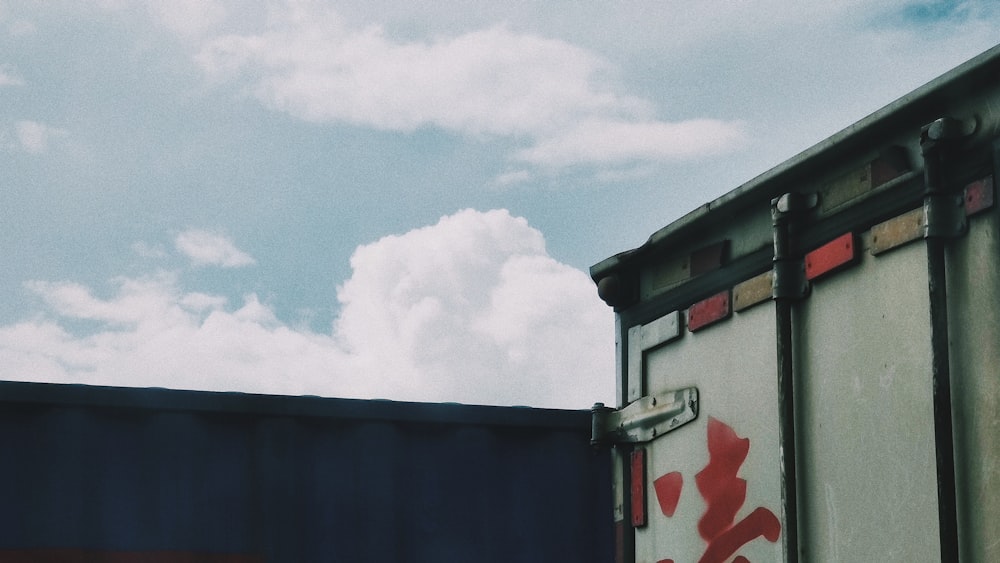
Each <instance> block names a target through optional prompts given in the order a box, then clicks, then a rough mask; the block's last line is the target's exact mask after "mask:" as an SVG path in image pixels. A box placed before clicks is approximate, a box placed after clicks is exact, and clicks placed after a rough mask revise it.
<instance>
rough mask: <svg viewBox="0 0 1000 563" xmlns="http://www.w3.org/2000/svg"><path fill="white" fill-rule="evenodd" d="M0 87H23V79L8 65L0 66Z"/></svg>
mask: <svg viewBox="0 0 1000 563" xmlns="http://www.w3.org/2000/svg"><path fill="white" fill-rule="evenodd" d="M0 86H24V79H23V78H21V77H20V76H18V74H17V71H16V70H14V68H13V67H11V66H10V65H5V64H0Z"/></svg>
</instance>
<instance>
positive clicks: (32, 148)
mask: <svg viewBox="0 0 1000 563" xmlns="http://www.w3.org/2000/svg"><path fill="white" fill-rule="evenodd" d="M14 130H15V134H16V135H17V141H18V143H19V144H20V145H21V148H22V149H24V150H25V151H27V152H29V153H32V154H40V153H43V152H45V151H47V150H48V148H49V143H51V142H52V140H53V139H56V138H60V137H65V136H66V135H68V132H67V131H65V130H64V129H58V128H55V127H50V126H48V125H45V124H44V123H38V122H37V121H18V122H17V123H16V124H15V126H14Z"/></svg>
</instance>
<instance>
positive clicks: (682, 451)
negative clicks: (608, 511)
mask: <svg viewBox="0 0 1000 563" xmlns="http://www.w3.org/2000/svg"><path fill="white" fill-rule="evenodd" d="M775 338H776V336H775V312H774V307H773V306H768V305H760V306H757V307H754V308H751V309H747V310H746V311H743V312H740V313H736V314H734V315H733V317H732V318H730V319H729V320H726V321H723V322H720V323H718V324H715V325H712V326H710V327H706V328H705V329H703V330H701V331H699V332H697V333H688V334H685V335H684V336H683V338H681V339H680V340H677V341H675V342H671V343H669V344H666V345H664V346H662V347H660V348H656V349H653V350H650V351H648V352H647V354H646V358H645V362H644V363H645V366H646V373H645V377H646V385H647V386H648V388H649V392H650V393H651V394H654V395H655V394H657V393H660V392H664V391H669V390H673V389H679V388H684V387H689V386H694V387H697V388H698V397H699V414H698V418H697V419H696V420H695V421H693V422H691V423H688V424H686V425H685V426H682V427H680V428H678V429H677V430H674V431H672V432H670V433H667V434H664V435H662V436H660V437H658V438H657V439H656V440H654V441H653V442H651V443H650V444H649V445H648V446H647V449H648V451H649V452H650V453H649V463H648V468H647V469H648V472H649V474H648V476H647V483H648V490H647V496H648V498H649V499H650V500H649V503H648V506H649V508H648V511H649V518H648V519H649V525H648V526H647V527H645V528H641V529H638V530H636V561H637V562H650V563H655V562H657V561H663V560H673V561H677V562H683V561H699V560H705V561H709V560H711V561H716V560H718V561H730V560H732V558H733V557H734V556H742V557H744V558H746V559H748V560H750V561H780V560H781V559H782V548H781V541H780V533H781V529H782V526H781V524H780V522H779V521H778V519H779V518H780V515H781V489H780V479H779V457H778V420H777V417H778V414H777V413H778V408H777V401H778V399H777V375H776V369H777V368H776V359H775V358H776V344H775ZM727 554H728V555H727Z"/></svg>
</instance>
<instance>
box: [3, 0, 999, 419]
mask: <svg viewBox="0 0 1000 563" xmlns="http://www.w3.org/2000/svg"><path fill="white" fill-rule="evenodd" d="M500 4H501V3H489V2H435V3H426V4H425V3H415V2H398V1H388V0H386V1H369V2H336V1H330V2H324V1H319V0H316V1H307V0H303V1H279V0H274V1H261V2H251V1H239V2H236V1H228V0H173V1H166V0H163V1H158V0H148V1H138V0H136V1H126V0H93V1H83V0H80V1H65V2H60V1H37V2H36V1H30V0H20V1H14V2H10V1H4V0H0V100H2V103H0V170H2V172H0V179H2V191H0V209H2V210H3V221H2V222H0V249H2V252H0V255H2V256H3V258H4V262H5V267H4V268H3V269H2V270H0V296H2V297H0V378H3V379H21V380H35V381H67V382H84V383H99V384H116V385H139V386H147V385H153V386H162V387H181V388H196V389H215V390H241V391H252V392H269V393H290V394H315V395H325V396H347V397H362V398H370V397H380V398H391V399H404V400H431V401H458V402H467V403H488V404H527V405H534V406H557V407H574V408H585V407H588V406H589V405H590V404H592V403H594V402H596V401H604V402H607V403H611V402H613V396H614V394H613V384H614V335H613V317H612V314H611V311H610V310H609V309H607V308H606V307H605V306H604V305H603V304H602V303H601V302H600V301H599V300H598V299H597V296H596V291H595V290H594V289H593V287H592V285H591V283H590V281H589V279H588V277H587V275H586V270H587V268H588V267H589V266H590V265H591V264H593V263H596V262H598V261H600V260H602V259H603V258H606V257H607V256H609V255H611V254H614V253H617V252H619V251H622V250H626V249H629V248H633V247H635V246H638V245H639V244H641V243H642V242H643V241H644V240H645V238H646V237H647V236H648V235H649V234H650V233H652V232H653V231H655V230H656V229H658V228H660V227H662V226H664V225H666V224H667V223H669V222H670V221H672V220H674V219H676V218H678V217H680V216H681V215H683V214H684V213H686V212H687V211H690V210H691V209H693V208H694V207H696V206H698V205H700V204H702V203H704V202H706V201H709V200H711V199H713V198H715V197H718V196H720V195H722V194H724V193H725V192H728V191H729V190H731V189H734V188H735V187H737V186H738V185H740V184H741V183H743V182H745V181H747V180H749V179H751V178H752V177H754V176H756V175H757V174H760V173H762V172H764V171H766V170H767V169H768V168H770V167H771V166H774V165H776V164H778V163H779V162H781V161H782V160H784V159H787V158H789V157H792V156H794V155H795V154H796V153H798V152H799V151H801V150H804V149H806V148H808V147H809V146H810V145H812V144H813V143H816V142H818V141H820V140H822V139H823V138H825V137H826V136H828V135H830V134H833V133H835V132H836V131H838V130H839V129H842V128H843V127H846V126H848V125H850V124H851V123H853V122H854V121H857V120H858V119H860V118H862V117H864V116H865V115H867V114H868V113H871V112H872V111H875V110H876V109H878V108H879V107H881V106H883V105H885V104H887V103H889V102H891V101H892V100H893V99H895V98H897V97H899V96H901V95H903V94H905V93H907V92H908V91H910V90H912V89H913V88H915V87H918V86H919V85H921V84H923V83H925V82H927V81H929V80H931V79H932V78H934V77H936V76H937V75H939V74H941V73H943V72H945V71H947V70H949V69H950V68H952V67H954V66H956V65H957V64H960V63H961V62H963V61H965V60H967V59H969V58H971V57H973V56H975V55H976V54H978V53H980V52H982V51H984V50H986V49H987V48H989V47H991V46H993V45H994V44H996V43H998V42H1000V13H998V12H1000V11H998V10H997V9H995V8H993V7H992V3H990V2H912V1H902V0H900V1H884V2H861V1H857V2H852V1H845V2H838V3H829V2H815V3H814V2H794V3H793V2H778V1H752V0H748V1H742V2H718V1H706V2H700V3H690V2H675V1H669V0H668V1H658V2H645V1H637V2H628V3H607V2H520V3H503V5H500ZM831 4H833V5H831Z"/></svg>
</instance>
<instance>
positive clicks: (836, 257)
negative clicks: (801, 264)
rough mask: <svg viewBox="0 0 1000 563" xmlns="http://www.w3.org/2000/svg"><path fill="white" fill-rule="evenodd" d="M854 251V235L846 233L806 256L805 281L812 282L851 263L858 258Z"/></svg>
mask: <svg viewBox="0 0 1000 563" xmlns="http://www.w3.org/2000/svg"><path fill="white" fill-rule="evenodd" d="M856 249H857V245H856V244H854V233H847V234H844V235H841V236H839V237H837V238H835V239H833V240H831V241H830V242H828V243H826V244H824V245H823V246H821V247H819V248H817V249H816V250H813V251H812V252H810V253H808V254H806V279H807V280H810V281H811V280H814V279H816V278H818V277H820V276H822V275H824V274H827V273H830V272H833V271H834V270H839V269H840V268H841V267H843V266H846V265H848V264H851V263H853V262H854V261H856V260H857V258H858V253H857V252H856Z"/></svg>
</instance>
